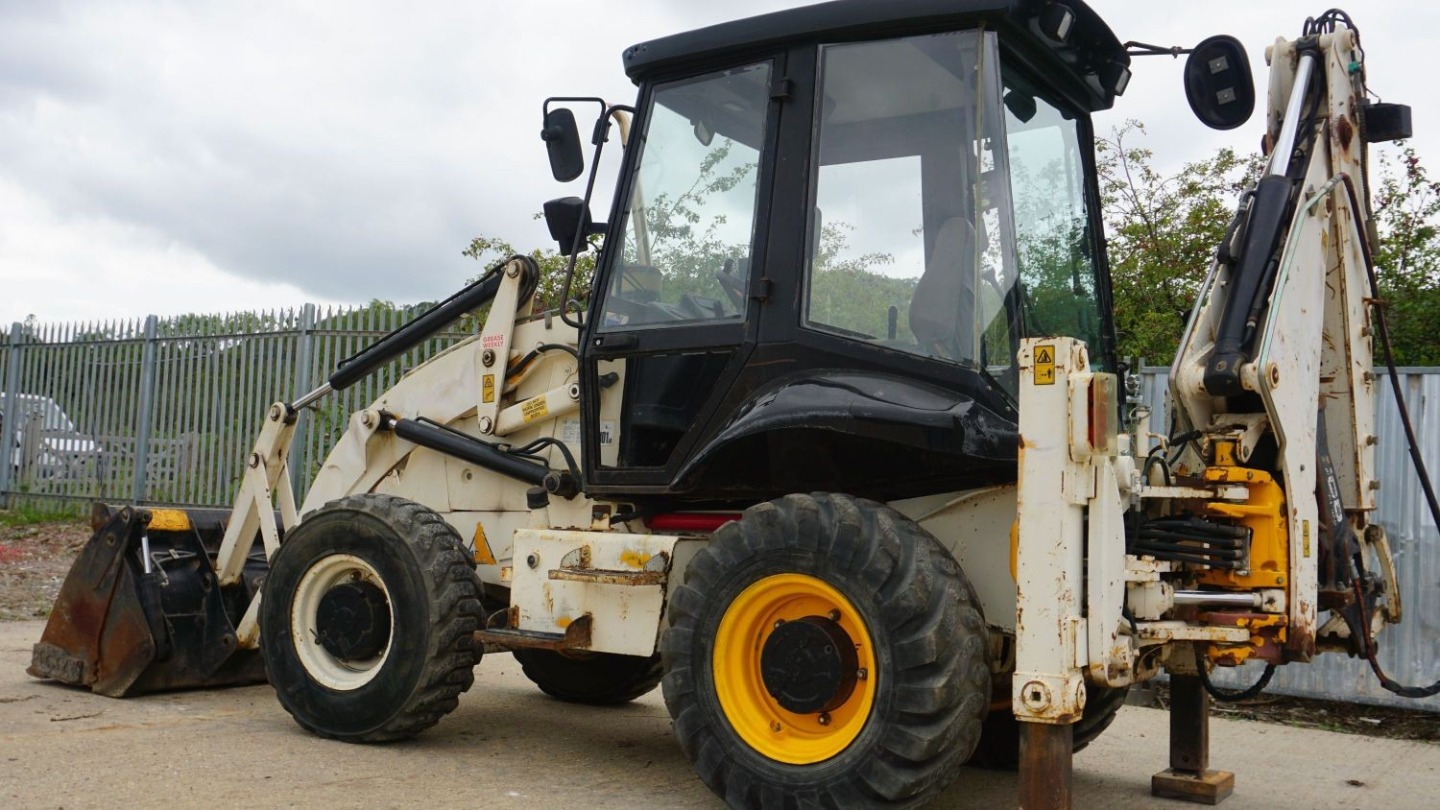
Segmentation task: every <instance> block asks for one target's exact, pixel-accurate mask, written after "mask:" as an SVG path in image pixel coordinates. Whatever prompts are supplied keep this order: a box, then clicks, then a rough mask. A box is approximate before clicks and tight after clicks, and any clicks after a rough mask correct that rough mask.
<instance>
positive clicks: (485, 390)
mask: <svg viewBox="0 0 1440 810" xmlns="http://www.w3.org/2000/svg"><path fill="white" fill-rule="evenodd" d="M480 401H481V402H484V403H487V404H488V403H491V402H494V401H495V375H494V374H486V375H485V377H484V379H482V380H481V381H480Z"/></svg>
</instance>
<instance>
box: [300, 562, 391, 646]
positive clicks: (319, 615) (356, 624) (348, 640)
mask: <svg viewBox="0 0 1440 810" xmlns="http://www.w3.org/2000/svg"><path fill="white" fill-rule="evenodd" d="M315 629H316V635H317V636H318V640H319V642H320V645H321V646H323V647H324V648H325V651H326V652H328V653H330V654H331V655H333V656H335V657H336V658H337V659H339V660H341V661H360V660H365V659H368V658H374V657H375V656H377V655H379V654H380V652H381V651H382V650H384V649H385V645H386V643H388V642H389V640H390V605H389V603H388V602H387V601H386V599H385V592H384V591H382V590H381V589H380V588H379V587H378V586H377V585H375V584H374V583H372V582H365V581H360V582H346V583H343V584H341V585H337V586H335V587H333V588H331V589H330V590H328V591H326V592H325V595H324V596H323V597H321V598H320V606H319V608H318V609H317V610H316V613H315Z"/></svg>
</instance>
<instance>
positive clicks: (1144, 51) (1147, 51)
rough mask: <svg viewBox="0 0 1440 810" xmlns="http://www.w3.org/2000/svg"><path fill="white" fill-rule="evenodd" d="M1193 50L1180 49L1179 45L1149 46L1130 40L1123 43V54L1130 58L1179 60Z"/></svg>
mask: <svg viewBox="0 0 1440 810" xmlns="http://www.w3.org/2000/svg"><path fill="white" fill-rule="evenodd" d="M1193 50H1194V48H1182V47H1180V46H1179V45H1171V46H1170V47H1168V48H1167V47H1165V46H1163V45H1150V44H1148V43H1145V42H1135V41H1134V40H1131V41H1130V42H1127V43H1125V53H1127V54H1129V55H1130V56H1169V57H1172V58H1174V59H1179V58H1180V57H1181V56H1183V55H1185V54H1188V53H1190V52H1191V51H1193Z"/></svg>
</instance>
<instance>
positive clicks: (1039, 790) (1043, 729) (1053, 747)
mask: <svg viewBox="0 0 1440 810" xmlns="http://www.w3.org/2000/svg"><path fill="white" fill-rule="evenodd" d="M1074 747H1075V726H1074V725H1073V724H1070V723H1062V724H1058V725H1057V724H1051V723H1024V722H1022V723H1021V724H1020V779H1019V781H1020V791H1019V792H1020V806H1021V807H1022V808H1035V810H1041V808H1044V809H1045V810H1062V809H1063V810H1069V807H1070V805H1071V801H1072V793H1073V791H1074V782H1075V779H1074V768H1073V762H1074V757H1075V755H1074V753H1073V752H1074Z"/></svg>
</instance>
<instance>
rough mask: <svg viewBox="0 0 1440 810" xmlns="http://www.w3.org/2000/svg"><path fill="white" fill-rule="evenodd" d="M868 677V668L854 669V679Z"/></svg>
mask: <svg viewBox="0 0 1440 810" xmlns="http://www.w3.org/2000/svg"><path fill="white" fill-rule="evenodd" d="M868 677H870V670H868V669H863V668H862V669H859V670H856V671H855V679H856V680H861V681H863V680H865V679H866V678H868Z"/></svg>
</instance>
